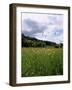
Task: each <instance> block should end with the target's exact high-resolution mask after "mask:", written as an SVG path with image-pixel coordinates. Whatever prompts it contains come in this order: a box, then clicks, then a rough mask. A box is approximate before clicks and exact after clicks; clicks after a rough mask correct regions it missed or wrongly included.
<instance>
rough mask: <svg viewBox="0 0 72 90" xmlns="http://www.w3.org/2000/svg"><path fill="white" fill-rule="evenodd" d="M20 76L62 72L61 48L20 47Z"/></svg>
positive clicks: (47, 74) (59, 73)
mask: <svg viewBox="0 0 72 90" xmlns="http://www.w3.org/2000/svg"><path fill="white" fill-rule="evenodd" d="M21 58H22V59H21V60H22V61H21V64H22V65H21V72H22V73H21V76H22V77H31V76H51V75H62V74H63V48H54V47H53V48H34V47H31V48H22V57H21Z"/></svg>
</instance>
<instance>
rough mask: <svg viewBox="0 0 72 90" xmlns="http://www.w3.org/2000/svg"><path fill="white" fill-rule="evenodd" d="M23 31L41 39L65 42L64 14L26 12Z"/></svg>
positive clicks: (23, 18)
mask: <svg viewBox="0 0 72 90" xmlns="http://www.w3.org/2000/svg"><path fill="white" fill-rule="evenodd" d="M22 33H24V34H25V35H26V36H30V37H35V38H37V39H40V40H47V41H53V42H56V43H60V41H62V42H63V15H57V14H56V15H54V14H33V13H31V14H30V13H24V14H22Z"/></svg>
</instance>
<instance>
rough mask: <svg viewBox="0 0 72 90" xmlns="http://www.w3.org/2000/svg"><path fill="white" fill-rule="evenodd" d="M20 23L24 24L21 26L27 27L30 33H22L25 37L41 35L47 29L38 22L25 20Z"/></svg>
mask: <svg viewBox="0 0 72 90" xmlns="http://www.w3.org/2000/svg"><path fill="white" fill-rule="evenodd" d="M22 23H24V24H23V25H27V27H28V28H30V29H31V31H24V32H23V33H24V34H25V35H27V36H34V35H35V34H37V33H43V31H44V30H45V29H46V28H47V26H46V25H42V24H39V23H38V22H36V21H34V20H31V19H25V20H24V21H23V22H22ZM26 29H27V28H26Z"/></svg>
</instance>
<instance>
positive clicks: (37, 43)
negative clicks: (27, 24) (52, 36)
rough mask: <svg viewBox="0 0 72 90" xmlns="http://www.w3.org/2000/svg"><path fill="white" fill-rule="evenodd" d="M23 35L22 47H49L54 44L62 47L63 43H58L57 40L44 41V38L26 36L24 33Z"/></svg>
mask: <svg viewBox="0 0 72 90" xmlns="http://www.w3.org/2000/svg"><path fill="white" fill-rule="evenodd" d="M21 37H22V43H21V45H22V47H48V46H53V47H55V48H59V47H60V48H62V47H63V44H62V43H60V44H56V43H55V42H50V41H43V40H38V39H36V38H33V37H29V36H25V35H24V34H22V35H21Z"/></svg>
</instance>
